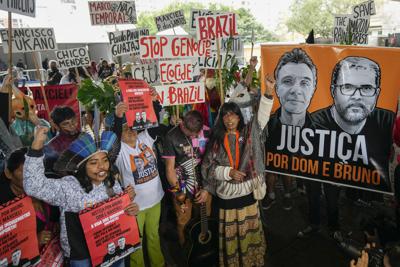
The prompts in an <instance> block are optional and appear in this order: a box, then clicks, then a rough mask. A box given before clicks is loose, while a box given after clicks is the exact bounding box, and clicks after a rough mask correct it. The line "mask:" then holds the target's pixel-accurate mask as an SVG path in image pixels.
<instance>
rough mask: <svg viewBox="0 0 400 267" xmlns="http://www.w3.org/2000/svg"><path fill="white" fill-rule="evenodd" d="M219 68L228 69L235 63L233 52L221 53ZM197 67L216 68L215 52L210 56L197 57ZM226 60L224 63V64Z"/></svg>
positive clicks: (216, 58)
mask: <svg viewBox="0 0 400 267" xmlns="http://www.w3.org/2000/svg"><path fill="white" fill-rule="evenodd" d="M220 60H221V68H224V66H225V68H228V69H230V68H231V67H232V65H233V64H234V63H235V60H234V55H233V54H228V55H225V54H221V55H220ZM198 62H199V68H200V69H218V57H217V55H216V54H214V55H212V56H211V57H205V58H200V57H199V58H198ZM225 62H226V65H225Z"/></svg>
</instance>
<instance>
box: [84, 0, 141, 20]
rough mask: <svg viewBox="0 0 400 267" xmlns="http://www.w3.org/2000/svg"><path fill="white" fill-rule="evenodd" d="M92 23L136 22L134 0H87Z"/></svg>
mask: <svg viewBox="0 0 400 267" xmlns="http://www.w3.org/2000/svg"><path fill="white" fill-rule="evenodd" d="M88 4H89V16H90V22H91V24H92V25H117V24H136V23H137V18H136V7H135V2H134V1H89V2H88Z"/></svg>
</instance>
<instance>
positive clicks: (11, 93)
mask: <svg viewBox="0 0 400 267" xmlns="http://www.w3.org/2000/svg"><path fill="white" fill-rule="evenodd" d="M11 14H12V13H11V12H8V75H9V77H10V80H11V82H12V83H13V82H14V81H13V77H12V65H13V64H12V18H11ZM12 95H13V92H12V84H11V86H9V88H8V122H9V125H11V120H12Z"/></svg>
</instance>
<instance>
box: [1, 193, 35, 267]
mask: <svg viewBox="0 0 400 267" xmlns="http://www.w3.org/2000/svg"><path fill="white" fill-rule="evenodd" d="M0 240H1V242H0V266H32V265H35V264H36V263H37V262H39V260H40V257H39V244H38V239H37V234H36V212H35V209H34V208H33V205H32V200H31V198H30V197H27V196H20V197H16V198H15V199H13V200H11V201H9V202H7V203H5V204H3V205H0Z"/></svg>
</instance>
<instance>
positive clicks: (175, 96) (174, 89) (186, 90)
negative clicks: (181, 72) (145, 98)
mask: <svg viewBox="0 0 400 267" xmlns="http://www.w3.org/2000/svg"><path fill="white" fill-rule="evenodd" d="M155 88H156V90H157V93H158V95H159V96H160V103H161V105H163V106H175V105H184V104H195V103H203V102H205V91H204V82H203V83H197V82H196V83H182V84H169V85H160V86H155Z"/></svg>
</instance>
